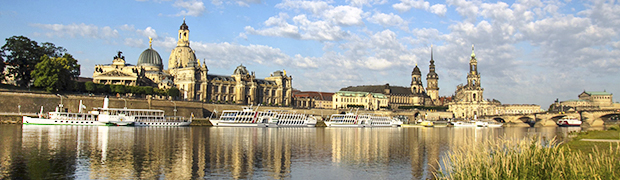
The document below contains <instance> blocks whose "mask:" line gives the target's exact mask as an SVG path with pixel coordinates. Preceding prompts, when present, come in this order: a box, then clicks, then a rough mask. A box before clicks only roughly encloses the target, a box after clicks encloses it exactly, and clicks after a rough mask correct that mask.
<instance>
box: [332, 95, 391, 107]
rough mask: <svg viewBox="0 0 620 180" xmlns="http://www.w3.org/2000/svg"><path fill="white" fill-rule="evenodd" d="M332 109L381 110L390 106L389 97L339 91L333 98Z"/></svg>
mask: <svg viewBox="0 0 620 180" xmlns="http://www.w3.org/2000/svg"><path fill="white" fill-rule="evenodd" d="M332 99H333V103H332V108H333V109H338V108H352V107H360V108H364V109H368V110H379V109H381V108H386V107H387V106H388V101H389V99H388V97H387V96H386V95H384V94H382V93H369V92H353V91H338V92H336V93H334V96H333V97H332Z"/></svg>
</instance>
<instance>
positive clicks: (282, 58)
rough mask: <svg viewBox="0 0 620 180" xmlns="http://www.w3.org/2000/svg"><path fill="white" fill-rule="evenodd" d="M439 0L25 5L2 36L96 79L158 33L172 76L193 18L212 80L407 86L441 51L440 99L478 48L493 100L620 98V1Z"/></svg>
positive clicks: (311, 86) (305, 86) (0, 15)
mask: <svg viewBox="0 0 620 180" xmlns="http://www.w3.org/2000/svg"><path fill="white" fill-rule="evenodd" d="M435 3H436V2H430V1H421V0H402V1H380V0H368V1H363V0H351V1H345V2H331V1H328V2H323V1H282V2H266V1H251V0H248V1H244V0H238V1H225V2H223V1H217V0H214V1H195V0H194V1H183V0H177V1H103V2H68V1H59V2H47V1H44V2H37V3H36V4H35V3H31V2H22V1H19V2H7V3H4V4H5V5H4V6H3V7H0V22H2V23H3V24H5V25H6V26H5V28H3V29H1V30H0V36H1V37H2V38H8V37H11V36H14V35H23V36H26V37H29V38H31V39H32V40H35V41H37V42H52V43H54V44H56V45H57V46H62V47H64V48H66V49H67V50H68V53H70V54H72V55H74V57H75V58H76V59H78V63H80V64H81V65H82V72H81V76H83V77H92V73H93V71H94V66H95V64H109V63H111V62H112V59H113V57H114V55H116V52H117V51H122V52H123V55H124V56H126V60H127V62H128V63H130V64H136V63H137V60H138V56H139V55H140V53H141V52H142V51H144V50H145V49H147V48H148V47H149V44H148V42H149V41H148V40H149V39H148V37H152V38H153V49H155V50H156V51H157V52H158V53H159V54H160V55H161V57H162V59H163V61H164V68H165V69H168V67H167V64H168V63H167V61H168V57H169V56H170V51H171V50H172V49H173V48H174V47H175V46H176V41H177V39H176V33H177V31H178V28H179V26H180V25H181V24H182V22H183V19H184V18H185V19H186V22H187V25H188V26H189V30H190V36H189V39H190V42H191V44H190V47H191V48H192V49H194V50H195V51H196V56H197V58H198V59H200V61H201V62H202V61H203V59H206V62H207V66H208V68H209V71H210V72H209V74H218V75H230V74H232V72H233V70H234V68H235V67H236V66H238V65H240V64H243V65H244V66H247V67H248V70H250V71H255V72H256V75H257V77H259V78H263V77H267V76H269V74H270V73H272V72H273V71H274V70H277V69H283V70H286V71H287V73H288V74H290V75H292V76H293V87H294V88H296V89H300V90H302V91H331V92H335V91H338V90H339V89H340V88H343V87H347V86H356V85H380V84H386V83H389V84H390V85H394V86H406V87H407V86H409V85H410V82H411V76H410V74H411V71H412V69H413V68H414V67H415V65H416V64H417V65H418V66H419V67H420V70H421V71H422V74H423V75H426V73H428V65H429V61H430V46H431V45H433V51H434V52H433V56H434V60H435V64H436V72H437V73H438V74H439V88H440V90H439V95H440V96H450V95H453V94H454V91H455V89H456V86H457V85H458V84H462V83H464V82H466V81H465V79H466V76H467V72H468V65H467V64H468V62H469V58H470V54H471V44H475V46H476V49H475V51H476V56H477V58H478V65H479V71H480V74H481V85H482V87H483V88H484V89H485V97H484V98H485V99H486V98H489V99H498V100H500V101H501V102H502V103H506V104H539V105H541V107H542V108H544V109H546V108H547V107H548V105H549V104H551V103H553V101H554V100H555V99H556V98H559V99H560V100H568V99H577V95H578V94H579V93H580V92H582V91H584V90H586V91H603V90H606V91H607V92H611V93H614V92H618V90H620V85H619V84H618V83H615V81H614V80H617V76H618V75H619V72H618V68H619V67H620V59H619V57H620V56H618V55H620V40H619V36H618V33H617V32H616V30H615V29H620V21H619V20H618V19H620V17H618V15H617V14H620V4H618V3H617V2H611V3H609V2H601V1H594V2H572V1H549V2H540V1H517V2H512V1H510V2H501V1H493V2H486V1H484V2H482V1H463V0H448V1H441V2H439V3H436V4H435ZM3 44H4V43H3ZM424 84H425V87H426V80H425V79H424ZM616 101H618V100H614V102H616Z"/></svg>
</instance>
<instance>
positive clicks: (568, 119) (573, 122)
mask: <svg viewBox="0 0 620 180" xmlns="http://www.w3.org/2000/svg"><path fill="white" fill-rule="evenodd" d="M556 124H558V126H562V127H567V126H581V121H580V120H579V119H577V118H575V117H572V116H564V117H562V118H561V119H559V120H558V122H556Z"/></svg>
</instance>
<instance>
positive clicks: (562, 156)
mask: <svg viewBox="0 0 620 180" xmlns="http://www.w3.org/2000/svg"><path fill="white" fill-rule="evenodd" d="M619 129H620V128H618V127H617V126H614V127H610V128H609V130H605V131H584V132H578V133H576V134H572V135H573V137H572V139H571V140H570V141H569V142H567V143H559V142H557V141H556V140H555V139H553V140H544V139H540V138H536V137H533V138H529V139H525V140H518V139H499V140H488V141H485V142H483V143H474V142H472V143H467V144H468V145H467V146H464V147H461V148H458V149H456V150H453V151H452V152H449V153H448V155H447V156H446V157H448V158H446V159H443V163H442V164H444V165H445V167H442V168H441V169H438V172H437V173H435V176H436V177H437V178H438V179H592V178H594V179H617V178H618V176H620V143H618V142H597V141H583V140H584V139H595V140H596V139H598V140H617V139H619V138H620V132H619Z"/></svg>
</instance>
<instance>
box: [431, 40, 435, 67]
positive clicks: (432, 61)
mask: <svg viewBox="0 0 620 180" xmlns="http://www.w3.org/2000/svg"><path fill="white" fill-rule="evenodd" d="M434 62H435V60H433V45H432V44H431V64H433V63H434Z"/></svg>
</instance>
